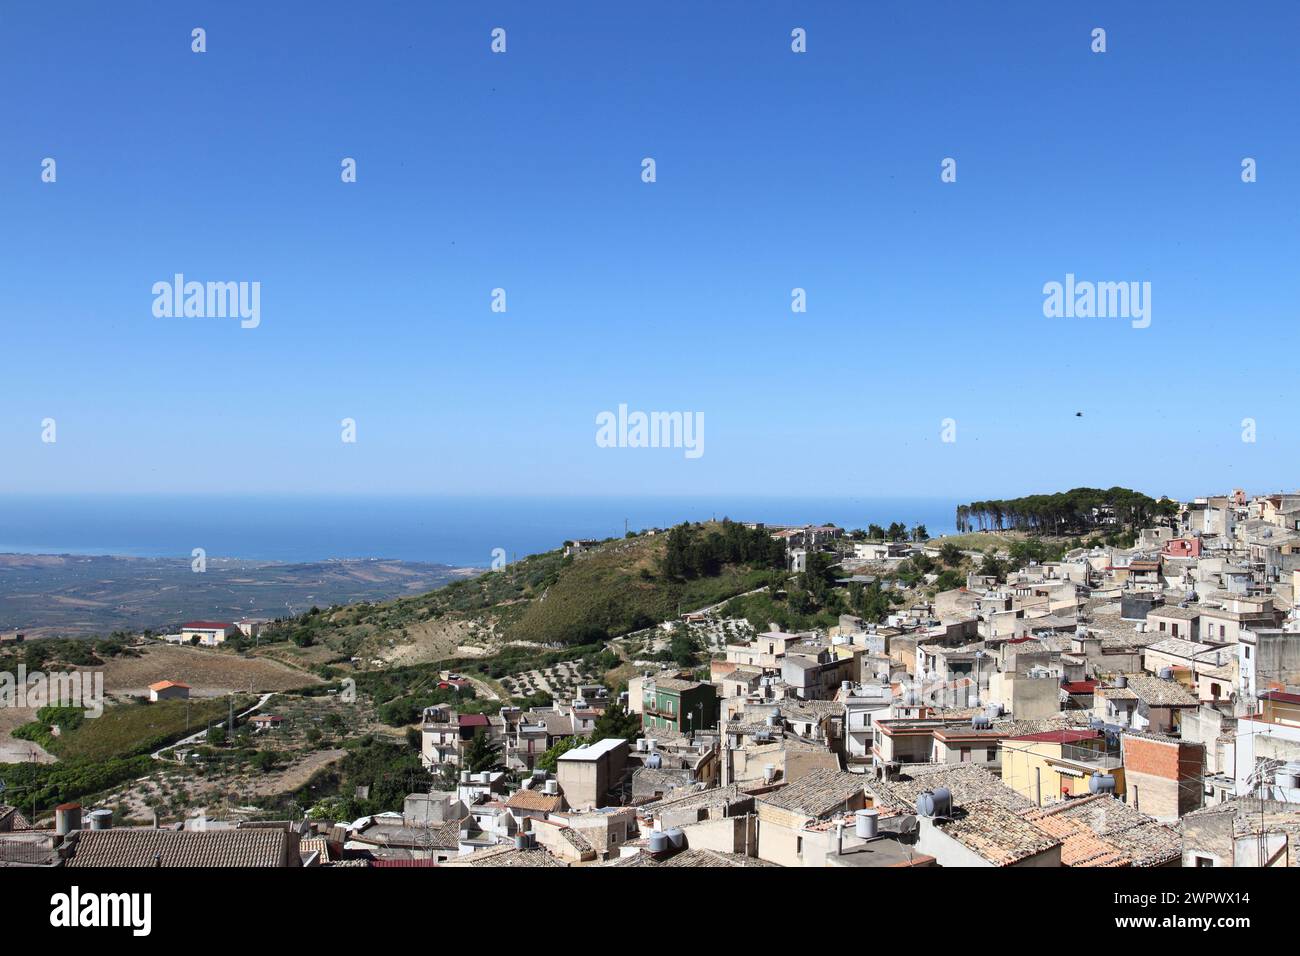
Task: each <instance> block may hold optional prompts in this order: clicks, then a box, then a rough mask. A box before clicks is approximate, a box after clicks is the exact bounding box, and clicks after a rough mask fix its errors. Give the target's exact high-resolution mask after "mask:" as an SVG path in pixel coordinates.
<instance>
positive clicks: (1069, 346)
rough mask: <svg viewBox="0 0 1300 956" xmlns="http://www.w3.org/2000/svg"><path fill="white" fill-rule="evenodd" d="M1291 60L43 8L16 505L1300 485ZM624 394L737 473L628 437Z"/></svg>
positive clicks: (1008, 41) (22, 83)
mask: <svg viewBox="0 0 1300 956" xmlns="http://www.w3.org/2000/svg"><path fill="white" fill-rule="evenodd" d="M194 27H203V28H205V29H206V31H207V52H206V53H203V54H196V53H193V52H191V30H192V28H194ZM494 27H503V28H504V29H505V30H506V31H507V33H506V36H507V52H506V53H505V54H493V53H492V52H491V50H490V40H491V38H490V31H491V30H492V29H493V28H494ZM795 27H802V28H804V29H806V31H807V48H808V51H807V53H805V54H796V53H794V52H792V51H791V37H790V34H791V30H792V29H794V28H795ZM1094 27H1103V28H1105V29H1106V31H1107V38H1106V42H1107V51H1106V52H1105V53H1102V54H1098V53H1093V52H1092V50H1091V43H1092V40H1091V35H1090V34H1091V31H1092V29H1093V28H1094ZM1297 36H1300V4H1296V3H1294V2H1289V0H1288V2H1268V3H1258V4H1251V5H1250V6H1249V7H1248V8H1234V7H1233V6H1232V5H1228V4H1220V3H1213V4H1211V3H1187V2H1149V3H1142V4H1133V3H1131V2H1114V3H1089V4H1061V3H1042V2H1039V0H1032V2H1031V0H1024V2H1002V3H973V2H968V0H959V2H930V3H917V2H914V0H906V2H903V0H897V2H881V0H871V2H853V3H847V2H846V3H830V2H825V3H804V4H797V3H793V2H775V0H772V2H763V0H743V2H741V0H734V2H730V0H710V2H708V3H703V2H699V0H693V2H674V0H657V2H655V3H645V4H636V3H613V2H600V3H597V2H566V3H558V2H556V3H540V2H537V0H527V2H517V3H508V2H499V3H486V2H483V3H479V2H473V3H471V2H468V0H465V2H451V0H447V2H443V0H438V2H434V0H424V2H405V3H402V2H383V0H377V2H373V3H346V4H344V3H334V2H319V0H318V2H312V3H274V4H273V3H266V2H224V3H211V2H209V3H197V2H187V3H175V2H139V3H131V4H106V3H102V2H82V3H57V4H52V3H37V2H29V0H6V3H5V4H4V6H3V8H0V85H2V86H3V89H4V90H5V91H6V92H5V95H4V96H3V97H0V140H2V145H0V222H2V223H3V225H2V226H0V322H2V323H3V328H2V333H3V335H2V338H0V377H2V378H0V380H2V381H3V395H4V400H3V402H0V492H68V493H76V492H91V491H110V492H176V493H191V492H193V493H202V492H217V491H220V492H224V493H234V494H240V493H245V492H247V493H254V492H258V493H261V492H294V491H300V492H313V493H316V492H345V493H350V492H392V493H430V494H438V493H455V494H461V493H473V492H481V493H488V494H497V493H499V494H510V493H547V494H549V493H563V494H570V493H619V494H685V493H725V492H735V493H751V494H800V493H807V494H818V495H820V494H830V495H837V494H852V495H858V496H861V495H873V494H876V495H904V494H907V495H936V496H952V497H957V498H975V497H984V496H994V495H997V496H1002V495H1013V494H1020V493H1028V492H1034V491H1049V490H1057V489H1062V488H1068V487H1072V486H1077V485H1103V486H1108V485H1111V484H1124V485H1129V486H1133V487H1137V488H1140V489H1142V490H1144V491H1147V492H1149V493H1152V494H1160V493H1167V494H1173V495H1191V494H1196V493H1206V492H1211V491H1215V492H1217V491H1222V490H1224V489H1226V488H1229V487H1233V486H1244V487H1247V488H1249V489H1251V490H1253V491H1264V490H1275V489H1278V488H1283V487H1288V488H1290V487H1294V486H1296V484H1297V480H1296V477H1295V476H1296V475H1297V474H1300V424H1298V423H1297V415H1296V412H1295V408H1294V406H1295V401H1294V394H1295V392H1294V388H1293V387H1292V386H1293V381H1292V360H1291V357H1292V356H1293V355H1294V353H1295V351H1296V346H1297V333H1296V323H1297V318H1298V315H1297V302H1296V293H1295V282H1296V277H1297V274H1298V270H1297V262H1298V257H1297V253H1298V252H1300V243H1298V241H1297V230H1298V227H1300V133H1298V132H1297V131H1298V129H1300V126H1298V124H1297V122H1296V116H1297V112H1296V90H1297V89H1298V88H1300V58H1298V57H1297V55H1296V46H1295V44H1296V37H1297ZM46 157H51V158H54V159H55V160H56V162H57V181H56V182H54V183H46V182H42V181H41V163H42V160H43V159H44V158H46ZM344 157H353V158H355V159H356V161H357V164H358V166H357V171H358V181H357V182H356V183H343V182H341V181H340V162H341V160H342V159H343V158H344ZM644 157H653V158H654V159H655V161H656V163H657V182H655V183H652V184H647V183H644V182H642V179H641V161H642V159H643V158H644ZM945 157H952V158H954V159H956V160H957V181H956V182H955V183H943V182H941V181H940V163H941V161H942V160H943V159H944V158H945ZM1244 157H1252V158H1254V159H1256V161H1257V163H1258V182H1255V183H1250V184H1246V183H1243V182H1242V181H1241V162H1242V159H1243V158H1244ZM178 272H179V273H183V274H184V275H185V276H186V277H187V278H188V279H197V280H200V281H208V280H212V281H250V282H251V281H257V282H260V283H261V324H260V326H259V327H258V328H256V329H241V328H240V327H239V323H238V321H237V320H232V319H217V318H189V319H185V318H156V317H155V316H154V315H153V313H152V306H153V294H152V292H151V289H152V286H153V284H154V283H155V282H158V281H170V280H171V277H172V276H173V274H175V273H178ZM1067 273H1073V274H1075V275H1076V276H1078V277H1079V278H1080V279H1090V280H1094V281H1137V282H1150V283H1151V288H1152V298H1151V319H1152V321H1151V325H1150V327H1149V328H1146V329H1134V328H1132V326H1131V323H1130V322H1129V321H1127V320H1125V319H1122V318H1046V317H1044V314H1043V299H1044V296H1043V285H1044V283H1046V282H1050V281H1063V280H1064V277H1065V275H1066V274H1067ZM497 287H501V288H504V289H505V290H506V294H507V305H508V311H507V312H506V313H505V314H499V313H493V312H492V311H491V309H490V303H491V290H492V289H494V288H497ZM794 287H802V288H804V289H806V290H807V302H808V310H807V312H806V313H803V314H796V313H793V312H792V311H791V308H790V303H791V289H792V288H794ZM620 403H626V404H627V405H628V406H629V407H630V408H631V409H633V410H637V409H640V410H646V411H651V410H665V411H671V410H680V411H690V412H702V413H703V415H704V419H705V446H704V448H705V453H704V454H703V455H702V456H701V457H699V458H696V459H688V458H687V457H686V456H685V455H684V454H683V453H682V451H681V450H671V449H669V450H665V449H633V448H600V447H597V444H596V441H595V432H596V427H595V419H596V416H597V414H598V413H599V412H601V411H605V410H611V411H612V410H615V409H617V407H618V405H619V404H620ZM1077 412H1082V413H1083V415H1082V417H1079V416H1078V415H1077V414H1076V413H1077ZM345 417H351V418H354V419H355V420H356V422H357V441H356V443H355V444H347V443H344V442H342V441H341V440H340V420H341V419H343V418H345ZM1247 417H1250V418H1254V419H1255V420H1256V423H1257V425H1256V428H1257V439H1258V440H1257V441H1256V442H1254V443H1246V442H1243V441H1242V440H1241V434H1242V426H1241V422H1242V419H1243V418H1247ZM46 418H53V419H54V420H55V422H56V423H57V424H56V427H57V433H56V434H57V441H56V442H55V443H53V444H49V443H45V442H42V440H41V438H42V426H41V422H42V420H43V419H46ZM944 418H952V419H955V421H956V439H957V440H956V441H955V442H953V443H945V442H942V441H941V440H940V438H941V434H940V428H941V424H940V423H941V421H942V420H943V419H944Z"/></svg>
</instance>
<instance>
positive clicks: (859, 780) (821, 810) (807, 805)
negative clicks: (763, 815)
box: [758, 767, 864, 817]
mask: <svg viewBox="0 0 1300 956" xmlns="http://www.w3.org/2000/svg"><path fill="white" fill-rule="evenodd" d="M863 782H864V778H863V776H862V774H856V773H846V772H845V771H843V770H831V769H829V768H827V767H818V768H817V769H815V770H811V771H809V772H808V773H807V774H805V775H804V776H802V777H800V778H799V779H798V780H796V781H794V782H793V783H788V784H786V785H785V786H783V787H781V788H779V789H777V790H774V791H772V792H771V793H765V794H763V795H762V796H760V797H759V798H758V800H759V802H761V803H766V804H770V805H771V806H774V807H781V808H782V809H785V810H794V811H796V812H799V813H804V814H807V815H808V816H810V817H823V816H825V815H826V814H828V813H833V812H835V811H836V810H838V809H839V808H840V807H842V806H843V805H844V803H845V801H847V800H850V799H852V798H853V797H855V796H857V795H858V794H860V793H862V784H863Z"/></svg>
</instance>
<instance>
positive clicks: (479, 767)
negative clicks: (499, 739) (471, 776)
mask: <svg viewBox="0 0 1300 956" xmlns="http://www.w3.org/2000/svg"><path fill="white" fill-rule="evenodd" d="M460 764H461V767H462V768H463V769H465V770H468V771H469V772H470V773H481V772H482V771H484V770H494V769H496V768H497V767H499V766H500V765H501V745H500V744H498V743H496V742H495V741H493V740H492V738H491V737H490V736H488V735H487V734H486V733H478V734H475V735H474V736H473V737H472V738H471V739H470V742H469V743H468V744H467V745H466V746H465V750H464V752H463V753H462V754H461V758H460Z"/></svg>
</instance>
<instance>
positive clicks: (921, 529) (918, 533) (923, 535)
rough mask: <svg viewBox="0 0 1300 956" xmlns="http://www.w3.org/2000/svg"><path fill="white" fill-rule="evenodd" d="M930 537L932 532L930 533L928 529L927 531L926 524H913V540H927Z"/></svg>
mask: <svg viewBox="0 0 1300 956" xmlns="http://www.w3.org/2000/svg"><path fill="white" fill-rule="evenodd" d="M929 537H930V533H929V532H928V531H926V529H925V525H923V524H918V525H913V526H912V540H913V541H925V540H928V539H929Z"/></svg>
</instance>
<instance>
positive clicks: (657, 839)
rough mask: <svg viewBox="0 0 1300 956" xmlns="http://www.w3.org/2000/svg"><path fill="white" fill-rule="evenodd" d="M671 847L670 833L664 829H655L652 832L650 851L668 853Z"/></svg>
mask: <svg viewBox="0 0 1300 956" xmlns="http://www.w3.org/2000/svg"><path fill="white" fill-rule="evenodd" d="M668 847H669V842H668V835H667V834H666V833H664V831H663V830H653V831H651V833H650V852H651V853H667V852H668Z"/></svg>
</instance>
